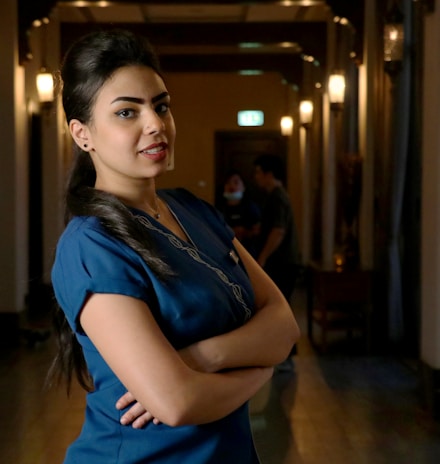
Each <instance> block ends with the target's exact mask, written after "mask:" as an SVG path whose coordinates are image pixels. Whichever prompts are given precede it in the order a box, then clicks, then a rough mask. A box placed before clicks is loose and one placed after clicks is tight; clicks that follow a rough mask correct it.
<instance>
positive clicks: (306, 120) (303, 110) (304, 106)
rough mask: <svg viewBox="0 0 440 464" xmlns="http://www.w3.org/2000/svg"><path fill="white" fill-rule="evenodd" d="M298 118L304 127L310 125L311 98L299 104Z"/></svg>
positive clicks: (311, 114)
mask: <svg viewBox="0 0 440 464" xmlns="http://www.w3.org/2000/svg"><path fill="white" fill-rule="evenodd" d="M299 119H300V122H301V125H302V126H303V127H305V128H306V129H307V128H308V127H310V124H311V123H312V120H313V102H312V101H311V100H303V101H302V102H301V103H300V104H299Z"/></svg>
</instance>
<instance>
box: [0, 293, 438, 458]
mask: <svg viewBox="0 0 440 464" xmlns="http://www.w3.org/2000/svg"><path fill="white" fill-rule="evenodd" d="M303 303H304V298H303V294H302V292H301V291H299V292H297V294H296V297H295V298H294V304H293V307H294V309H295V311H296V313H297V315H298V319H299V322H300V325H301V327H302V329H303V333H305V327H304V304H303ZM52 353H53V341H52V340H51V339H49V340H47V341H44V342H39V343H36V344H35V345H33V346H32V347H30V346H27V344H26V343H25V342H23V344H22V346H20V347H19V348H18V349H15V350H10V351H7V352H6V351H3V352H2V351H0V395H1V400H0V405H1V411H0V463H2V464H60V463H61V462H62V458H63V455H64V450H65V448H66V447H67V445H68V444H69V443H70V441H71V440H72V439H73V438H74V437H75V436H76V434H77V433H78V430H79V427H80V424H81V421H82V414H83V405H84V394H83V392H82V390H81V389H80V388H79V387H74V388H73V390H72V392H71V396H70V399H67V398H66V395H65V392H64V391H63V390H62V389H60V390H51V391H49V392H44V391H43V389H42V385H43V381H44V376H45V374H46V371H47V368H48V365H49V362H50V357H51V356H52ZM294 364H295V370H294V372H280V373H276V374H275V375H274V377H273V379H272V381H271V382H270V383H269V384H268V385H267V387H266V388H265V389H263V390H262V391H261V392H260V393H259V394H258V395H257V396H256V397H255V398H254V399H253V400H252V401H251V420H252V427H253V430H254V436H255V442H256V446H257V449H258V452H259V454H260V458H261V462H262V464H382V463H383V464H437V463H438V462H440V461H439V460H440V423H439V422H436V421H434V420H432V419H431V418H430V416H429V415H428V414H427V412H426V411H425V410H424V409H423V408H422V403H421V399H420V394H419V384H418V375H417V373H416V372H415V369H414V368H413V366H412V365H411V364H409V363H407V362H402V361H401V360H396V359H393V358H387V357H376V356H375V357H367V356H363V355H359V354H356V352H355V351H352V350H351V348H350V347H349V346H346V349H345V351H344V350H341V349H339V350H336V351H335V352H333V353H332V352H330V353H329V354H328V355H326V356H317V355H316V353H315V352H314V350H313V349H312V348H311V346H310V344H309V343H308V340H307V338H306V336H305V335H304V336H303V338H302V339H301V341H300V343H299V344H298V354H297V355H296V356H294ZM84 464H88V463H84ZM103 464H105V463H103ZM225 464H240V463H225Z"/></svg>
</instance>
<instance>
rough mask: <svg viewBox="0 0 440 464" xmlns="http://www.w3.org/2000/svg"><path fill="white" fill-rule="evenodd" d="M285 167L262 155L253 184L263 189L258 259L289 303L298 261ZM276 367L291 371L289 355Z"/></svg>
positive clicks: (256, 164)
mask: <svg viewBox="0 0 440 464" xmlns="http://www.w3.org/2000/svg"><path fill="white" fill-rule="evenodd" d="M284 169H285V168H284V165H283V162H282V160H281V158H279V157H278V156H275V155H270V154H264V155H261V156H259V157H258V158H257V159H256V160H255V161H254V178H255V183H256V184H257V186H258V187H260V188H261V189H263V190H264V192H265V199H264V202H263V205H262V214H261V223H260V234H259V237H258V246H257V261H258V263H259V264H260V265H261V266H262V267H263V269H264V270H265V271H266V272H267V274H268V275H269V276H270V277H271V278H272V280H273V281H274V282H275V284H276V285H277V286H278V288H279V289H280V290H281V292H282V293H283V295H284V296H285V298H286V299H287V301H289V302H290V299H291V297H292V294H293V290H294V287H295V281H296V278H297V276H298V272H299V267H300V260H299V251H298V239H297V231H296V224H295V217H294V214H293V209H292V205H291V202H290V198H289V195H288V193H287V191H286V189H285V188H284V186H283V182H282V179H283V175H284V172H285V171H284ZM293 354H295V349H294V350H293V351H292V353H291V355H293ZM278 370H279V371H286V370H293V361H292V359H291V357H290V356H289V358H288V359H287V360H286V361H285V362H284V363H282V364H281V365H279V366H278Z"/></svg>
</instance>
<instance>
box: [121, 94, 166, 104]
mask: <svg viewBox="0 0 440 464" xmlns="http://www.w3.org/2000/svg"><path fill="white" fill-rule="evenodd" d="M168 95H169V93H168V92H162V93H160V94H159V95H156V96H155V97H153V98H152V99H151V102H152V103H156V102H157V101H159V100H162V99H163V98H165V97H168ZM118 101H126V102H130V103H137V104H139V105H141V104H142V103H145V99H144V98H137V97H117V98H115V99H114V100H113V101H112V104H113V103H116V102H118Z"/></svg>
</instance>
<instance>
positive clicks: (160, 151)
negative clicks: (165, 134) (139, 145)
mask: <svg viewBox="0 0 440 464" xmlns="http://www.w3.org/2000/svg"><path fill="white" fill-rule="evenodd" d="M167 148H168V144H167V143H165V142H161V143H153V144H151V145H149V146H148V147H146V148H143V149H142V150H140V152H139V153H140V154H141V155H142V156H145V157H146V158H149V159H151V160H153V161H161V160H163V159H164V158H166V156H167Z"/></svg>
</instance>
